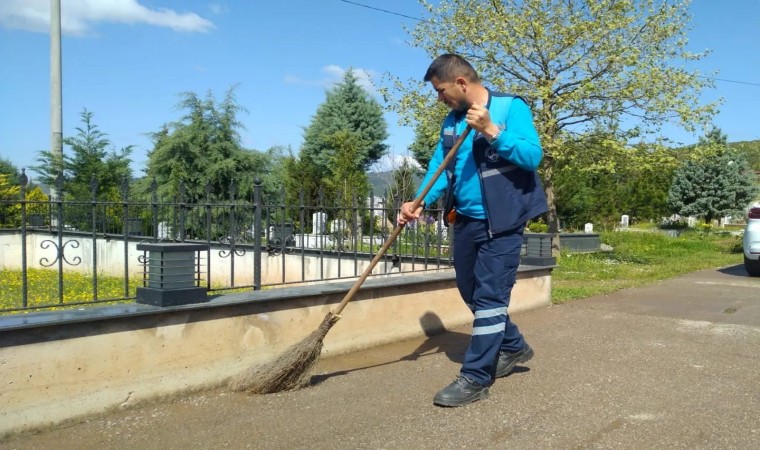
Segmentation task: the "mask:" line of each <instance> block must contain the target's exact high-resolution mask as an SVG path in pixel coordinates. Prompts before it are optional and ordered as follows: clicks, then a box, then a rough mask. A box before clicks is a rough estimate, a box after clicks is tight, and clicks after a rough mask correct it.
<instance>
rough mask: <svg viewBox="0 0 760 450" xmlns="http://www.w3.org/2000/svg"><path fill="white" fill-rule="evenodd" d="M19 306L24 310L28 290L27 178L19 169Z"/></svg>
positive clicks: (26, 303) (27, 299) (23, 170)
mask: <svg viewBox="0 0 760 450" xmlns="http://www.w3.org/2000/svg"><path fill="white" fill-rule="evenodd" d="M19 181H20V182H21V306H22V307H24V308H26V307H27V306H28V301H29V288H28V280H27V268H26V185H27V183H29V178H28V177H27V176H26V169H21V179H20V180H19Z"/></svg>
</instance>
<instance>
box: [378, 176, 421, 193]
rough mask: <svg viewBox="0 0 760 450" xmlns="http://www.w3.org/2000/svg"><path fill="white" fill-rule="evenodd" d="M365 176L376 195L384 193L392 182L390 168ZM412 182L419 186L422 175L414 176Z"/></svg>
mask: <svg viewBox="0 0 760 450" xmlns="http://www.w3.org/2000/svg"><path fill="white" fill-rule="evenodd" d="M367 177H368V178H369V184H370V186H372V192H374V194H375V195H376V196H378V195H385V192H386V191H387V190H388V189H390V187H391V185H392V184H393V171H392V170H388V171H385V172H370V173H368V174H367ZM414 182H415V184H416V185H417V186H419V185H420V183H421V182H422V177H420V176H417V177H415V179H414Z"/></svg>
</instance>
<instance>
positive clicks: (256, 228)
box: [253, 176, 262, 291]
mask: <svg viewBox="0 0 760 450" xmlns="http://www.w3.org/2000/svg"><path fill="white" fill-rule="evenodd" d="M253 208H254V212H253V290H255V291H258V290H261V230H262V228H261V178H259V177H258V176H257V177H256V179H255V180H254V181H253Z"/></svg>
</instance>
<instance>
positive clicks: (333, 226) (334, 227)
mask: <svg viewBox="0 0 760 450" xmlns="http://www.w3.org/2000/svg"><path fill="white" fill-rule="evenodd" d="M348 231H349V230H348V224H347V223H346V221H345V220H344V219H337V220H333V221H332V222H330V233H332V234H336V233H347V232H348Z"/></svg>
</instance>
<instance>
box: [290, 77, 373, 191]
mask: <svg viewBox="0 0 760 450" xmlns="http://www.w3.org/2000/svg"><path fill="white" fill-rule="evenodd" d="M339 131H348V132H352V133H355V134H356V136H357V137H358V138H359V141H360V142H361V147H360V148H359V149H358V151H359V155H360V164H359V169H360V170H362V171H366V170H367V169H368V168H369V167H370V166H371V165H372V164H374V163H375V162H377V161H378V160H379V159H380V158H382V157H383V155H385V154H386V152H387V145H385V144H384V143H383V142H384V141H385V139H386V138H387V137H388V132H387V124H386V122H385V119H384V118H383V110H382V107H381V106H380V104H379V103H378V102H377V101H376V100H375V99H373V98H372V97H371V96H370V94H369V93H368V92H367V91H366V90H364V88H362V87H361V86H359V84H358V82H357V79H356V76H355V75H354V74H353V71H352V70H348V71H346V74H345V76H344V77H343V81H342V82H341V83H340V84H338V85H337V86H335V87H334V88H332V89H331V90H329V91H328V92H327V97H326V99H325V102H324V103H322V104H321V105H320V106H319V107H318V108H317V113H316V114H315V115H314V117H313V118H312V121H311V123H310V124H309V126H308V127H307V128H306V130H305V132H304V143H303V147H302V149H301V158H302V159H303V158H305V159H309V160H311V161H312V162H313V164H314V165H315V166H316V167H317V170H318V173H319V174H320V175H321V176H322V177H324V176H326V175H327V173H328V172H329V163H330V161H331V158H332V155H333V154H334V153H335V152H336V148H335V147H333V145H332V143H333V137H334V136H335V133H337V132H339Z"/></svg>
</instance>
